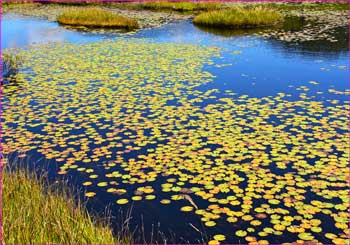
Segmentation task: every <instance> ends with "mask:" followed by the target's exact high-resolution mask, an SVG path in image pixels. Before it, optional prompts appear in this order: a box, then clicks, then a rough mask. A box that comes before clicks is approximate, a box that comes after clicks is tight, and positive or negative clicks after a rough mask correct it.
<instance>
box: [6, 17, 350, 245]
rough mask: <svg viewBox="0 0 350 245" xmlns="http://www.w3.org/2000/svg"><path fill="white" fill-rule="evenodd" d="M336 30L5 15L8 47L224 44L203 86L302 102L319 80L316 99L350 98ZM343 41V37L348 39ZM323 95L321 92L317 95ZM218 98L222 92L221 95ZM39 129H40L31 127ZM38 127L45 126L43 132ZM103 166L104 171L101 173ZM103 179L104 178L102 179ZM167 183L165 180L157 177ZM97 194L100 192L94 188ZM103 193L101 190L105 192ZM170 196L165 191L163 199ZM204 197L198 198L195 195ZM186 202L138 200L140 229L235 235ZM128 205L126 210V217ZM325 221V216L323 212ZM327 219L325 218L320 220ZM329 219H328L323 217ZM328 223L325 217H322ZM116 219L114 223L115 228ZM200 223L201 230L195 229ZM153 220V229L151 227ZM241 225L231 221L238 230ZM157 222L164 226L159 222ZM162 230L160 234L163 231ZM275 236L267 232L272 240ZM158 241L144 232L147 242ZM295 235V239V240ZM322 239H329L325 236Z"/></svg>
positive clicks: (94, 202) (183, 237)
mask: <svg viewBox="0 0 350 245" xmlns="http://www.w3.org/2000/svg"><path fill="white" fill-rule="evenodd" d="M338 32H339V33H338V35H339V36H340V37H342V39H339V40H340V41H339V42H338V43H336V44H332V43H327V42H325V41H317V42H304V43H297V44H289V43H284V42H281V41H272V40H265V39H262V38H260V37H258V36H256V35H254V34H251V33H244V32H242V33H239V34H234V35H221V34H220V33H215V32H214V33H213V32H212V31H206V30H202V29H199V28H197V27H195V26H194V25H192V23H191V22H190V21H181V22H177V23H172V24H168V25H165V26H163V27H160V28H154V29H148V30H141V31H138V32H136V33H133V34H130V35H127V36H126V35H125V34H108V33H106V34H93V33H89V32H81V31H76V30H68V29H65V28H64V27H61V26H59V25H58V24H57V23H55V22H49V21H46V20H45V19H39V18H28V17H20V16H16V15H4V16H3V19H2V40H1V42H2V48H3V49H6V48H28V47H29V46H31V45H39V44H41V43H47V42H73V43H78V44H83V43H88V42H95V41H99V40H101V39H110V38H113V39H115V38H116V39H118V38H123V39H125V38H128V37H132V38H144V39H146V40H147V39H149V40H151V41H152V42H160V43H162V42H167V43H168V42H174V43H194V44H205V45H208V46H217V47H220V48H222V50H223V51H222V52H221V57H220V58H215V59H214V62H215V66H207V67H204V69H205V70H207V71H209V72H210V73H212V74H213V75H215V76H216V78H215V79H214V82H211V83H208V84H205V85H203V86H201V87H199V88H197V89H200V90H203V91H205V90H208V89H219V91H220V93H221V96H224V95H225V91H226V90H231V91H234V92H235V93H237V96H241V95H249V97H267V96H276V95H277V94H278V93H285V94H288V95H290V97H289V100H297V99H300V98H299V95H300V90H299V87H300V86H307V87H311V86H313V85H312V84H310V81H316V82H317V83H318V85H317V90H314V89H313V90H310V92H308V95H311V96H314V97H313V100H317V101H323V102H324V103H328V102H327V100H329V99H339V100H341V101H347V100H349V98H348V97H347V96H346V95H337V94H334V93H330V92H329V90H330V89H336V90H339V91H344V90H346V89H349V49H348V46H347V43H348V32H347V29H346V28H340V29H339V30H338ZM344 40H345V41H344ZM317 92H322V94H321V93H317ZM219 97H220V95H219ZM33 130H34V129H33ZM38 130H39V129H38ZM32 153H33V154H32V155H31V157H32V158H33V159H35V160H36V161H38V160H39V159H40V158H41V155H39V154H37V153H35V152H32ZM96 166H97V167H96V168H95V174H99V175H100V176H103V171H104V170H103V168H102V167H101V168H98V164H97V165H96ZM47 168H48V169H49V172H50V173H51V175H52V177H53V178H54V177H56V175H55V174H56V173H57V165H56V164H55V162H54V161H51V162H50V164H48V166H47ZM99 171H100V172H99ZM75 174H76V175H75V176H68V177H69V178H71V182H72V183H75V184H76V185H77V186H79V187H80V186H81V183H82V182H84V181H87V180H90V179H88V177H87V176H86V175H83V174H81V175H80V174H79V173H77V172H75ZM99 181H104V179H99ZM157 181H161V180H157ZM154 189H155V192H156V193H157V196H158V197H159V198H162V195H163V194H164V193H162V192H161V190H160V189H159V190H157V189H156V187H155V188H154ZM93 191H96V192H97V193H98V194H99V192H101V190H100V189H99V188H98V187H96V188H95V189H93ZM101 193H103V192H101ZM98 196H99V198H98V199H97V198H95V199H91V200H90V201H89V203H88V207H89V208H90V209H91V210H94V211H97V212H102V211H103V210H104V208H105V207H106V206H109V205H110V208H111V211H112V214H113V215H115V216H118V214H119V212H120V208H119V207H118V206H116V205H113V203H114V202H115V197H112V196H111V195H98ZM166 197H167V196H166V195H164V198H166ZM194 201H195V202H200V200H199V199H194ZM181 206H182V205H181V203H178V202H172V204H171V208H170V206H168V205H159V204H157V203H154V202H143V201H142V202H138V203H137V204H135V206H134V207H133V212H132V216H133V219H132V227H133V228H135V229H140V228H141V226H142V225H141V224H142V223H143V225H144V229H145V231H146V233H147V234H150V233H151V231H152V229H153V230H154V237H153V240H152V241H162V240H163V239H162V235H161V234H163V233H164V236H165V237H167V238H168V240H169V241H171V242H177V243H181V242H182V243H184V242H187V241H189V242H192V243H197V242H201V241H202V238H203V239H206V235H211V234H218V233H222V234H229V233H230V232H232V227H228V226H227V223H222V224H221V223H218V225H217V226H216V227H215V228H212V229H207V228H205V227H204V226H203V224H202V223H201V222H200V218H199V216H197V215H195V214H194V213H182V212H175V211H174V210H178V209H179V208H180V207H181ZM125 212H126V210H124V214H125ZM323 218H324V217H323ZM320 219H322V217H320ZM324 219H325V218H324ZM324 222H327V220H324ZM117 223H118V222H115V227H116V229H117ZM190 224H192V225H194V226H195V227H197V228H198V229H200V230H201V231H202V232H203V234H199V233H198V231H196V230H195V229H193V228H192V226H191V225H190ZM152 225H154V228H152ZM240 225H242V224H240V223H237V224H233V225H232V226H234V227H235V229H237V227H239V226H240ZM158 226H159V227H158ZM158 231H160V232H158ZM267 238H269V237H267ZM151 239H152V238H150V237H146V240H151ZM290 239H292V240H295V239H297V238H296V237H292V238H290ZM270 241H271V242H273V243H281V242H284V241H285V237H283V236H282V237H281V238H277V239H275V240H273V241H272V240H270ZM226 242H234V243H245V240H244V239H241V240H230V237H229V236H228V240H227V241H226ZM323 242H326V243H327V242H328V243H329V241H328V240H324V241H323Z"/></svg>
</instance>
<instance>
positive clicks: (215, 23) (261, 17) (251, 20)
mask: <svg viewBox="0 0 350 245" xmlns="http://www.w3.org/2000/svg"><path fill="white" fill-rule="evenodd" d="M282 20H283V15H282V14H280V13H279V12H277V11H276V10H274V9H271V8H266V7H262V6H258V7H246V8H243V7H233V8H230V9H223V10H216V11H211V12H206V13H202V14H199V15H197V16H196V17H195V18H194V20H193V22H194V23H195V24H197V25H203V26H209V27H222V28H257V27H264V26H271V25H275V24H277V23H279V22H281V21H282Z"/></svg>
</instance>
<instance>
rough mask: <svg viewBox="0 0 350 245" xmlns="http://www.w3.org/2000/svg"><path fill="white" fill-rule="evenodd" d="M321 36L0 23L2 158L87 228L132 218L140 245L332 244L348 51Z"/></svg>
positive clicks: (342, 184) (342, 212)
mask: <svg viewBox="0 0 350 245" xmlns="http://www.w3.org/2000/svg"><path fill="white" fill-rule="evenodd" d="M335 31H336V35H337V36H338V40H339V41H338V42H336V43H330V42H327V41H308V42H295V43H288V42H283V41H278V40H272V39H266V38H262V37H261V36H258V35H255V34H254V33H251V32H238V33H237V32H233V33H227V32H225V33H222V32H217V31H215V30H214V31H213V30H210V29H203V28H198V27H196V26H194V25H193V24H192V23H191V21H189V20H182V21H178V22H175V23H171V24H167V25H164V26H162V27H159V28H153V29H144V30H140V31H138V32H135V33H129V34H123V33H119V34H118V33H108V32H106V33H92V32H88V31H81V30H69V29H66V28H64V27H62V26H59V25H58V24H57V23H55V22H49V21H47V20H45V19H40V18H30V17H23V16H19V15H13V14H6V15H4V16H3V19H2V40H1V42H2V49H7V50H15V51H14V52H17V53H18V54H19V55H20V56H21V57H23V58H24V64H23V69H22V71H21V72H20V74H19V75H18V79H17V83H16V84H12V85H11V84H9V85H7V86H4V87H3V88H2V94H3V96H2V103H3V117H2V123H3V131H4V132H3V140H2V141H3V151H4V153H5V154H10V156H11V158H17V157H20V158H23V159H28V161H29V162H32V163H33V164H34V163H35V166H36V167H38V168H47V170H48V171H49V175H50V177H51V178H52V180H55V179H60V178H68V179H69V181H70V182H71V183H72V184H74V185H75V186H76V187H78V188H81V196H82V197H83V198H88V204H87V205H88V208H89V209H90V210H91V211H92V212H103V211H104V210H105V208H106V207H108V208H109V209H110V210H111V215H112V216H114V217H120V216H121V215H123V216H125V215H126V213H127V212H128V211H129V210H131V216H132V219H131V220H130V226H131V229H132V230H134V229H136V230H137V232H136V233H137V234H141V235H140V239H141V242H142V241H151V242H153V243H155V242H163V241H164V240H166V241H168V242H172V243H202V242H207V241H209V240H213V239H214V240H217V241H219V240H222V241H221V242H222V243H247V242H254V241H259V242H260V243H266V242H269V243H282V242H290V243H292V242H297V241H308V242H317V241H318V242H321V243H342V242H343V241H346V240H345V239H347V236H348V235H346V234H348V231H349V228H348V226H347V221H348V213H347V210H349V196H348V186H349V171H348V159H349V152H348V138H349V130H348V124H349V115H348V111H349V94H350V90H349V84H348V75H349V66H348V65H349V49H348V46H347V45H348V41H349V40H348V32H347V28H345V27H344V28H338V29H337V30H335ZM85 195H87V196H89V197H85ZM121 213H122V214H121ZM113 225H114V227H115V229H116V230H118V228H119V225H120V219H115V220H114V223H113ZM216 235H219V236H216ZM221 235H223V236H221Z"/></svg>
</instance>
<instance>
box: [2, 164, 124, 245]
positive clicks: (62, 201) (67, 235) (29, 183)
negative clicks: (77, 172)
mask: <svg viewBox="0 0 350 245" xmlns="http://www.w3.org/2000/svg"><path fill="white" fill-rule="evenodd" d="M2 176H3V196H2V198H3V242H4V243H5V244H48V243H58V244H69V243H70V244H71V243H78V244H84V243H86V244H113V243H130V242H131V240H128V239H124V240H122V239H117V238H115V237H114V236H113V233H112V230H111V228H110V227H109V226H108V224H106V223H102V222H101V221H100V222H96V221H94V220H93V219H92V218H91V217H90V216H89V215H88V213H87V212H86V209H85V208H84V206H83V205H82V204H81V203H78V204H77V203H76V201H75V199H74V197H73V195H72V194H71V192H69V191H68V188H63V190H62V187H61V186H62V184H61V185H60V187H58V185H48V184H47V183H46V181H45V180H44V178H40V179H39V180H38V179H37V178H36V177H35V176H32V175H30V174H29V172H28V170H23V169H20V170H19V169H17V170H10V169H9V168H8V167H5V168H4V171H3V175H2Z"/></svg>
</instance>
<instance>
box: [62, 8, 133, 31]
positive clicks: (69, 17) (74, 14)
mask: <svg viewBox="0 0 350 245" xmlns="http://www.w3.org/2000/svg"><path fill="white" fill-rule="evenodd" d="M57 21H58V22H59V23H60V24H65V25H76V26H77V25H78V26H88V27H104V28H125V29H135V28H139V25H138V23H137V21H136V20H134V19H131V18H127V17H124V16H121V15H117V14H114V13H112V12H110V11H107V10H103V9H99V8H85V9H73V10H69V11H66V12H64V13H63V14H61V15H60V16H58V18H57Z"/></svg>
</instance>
